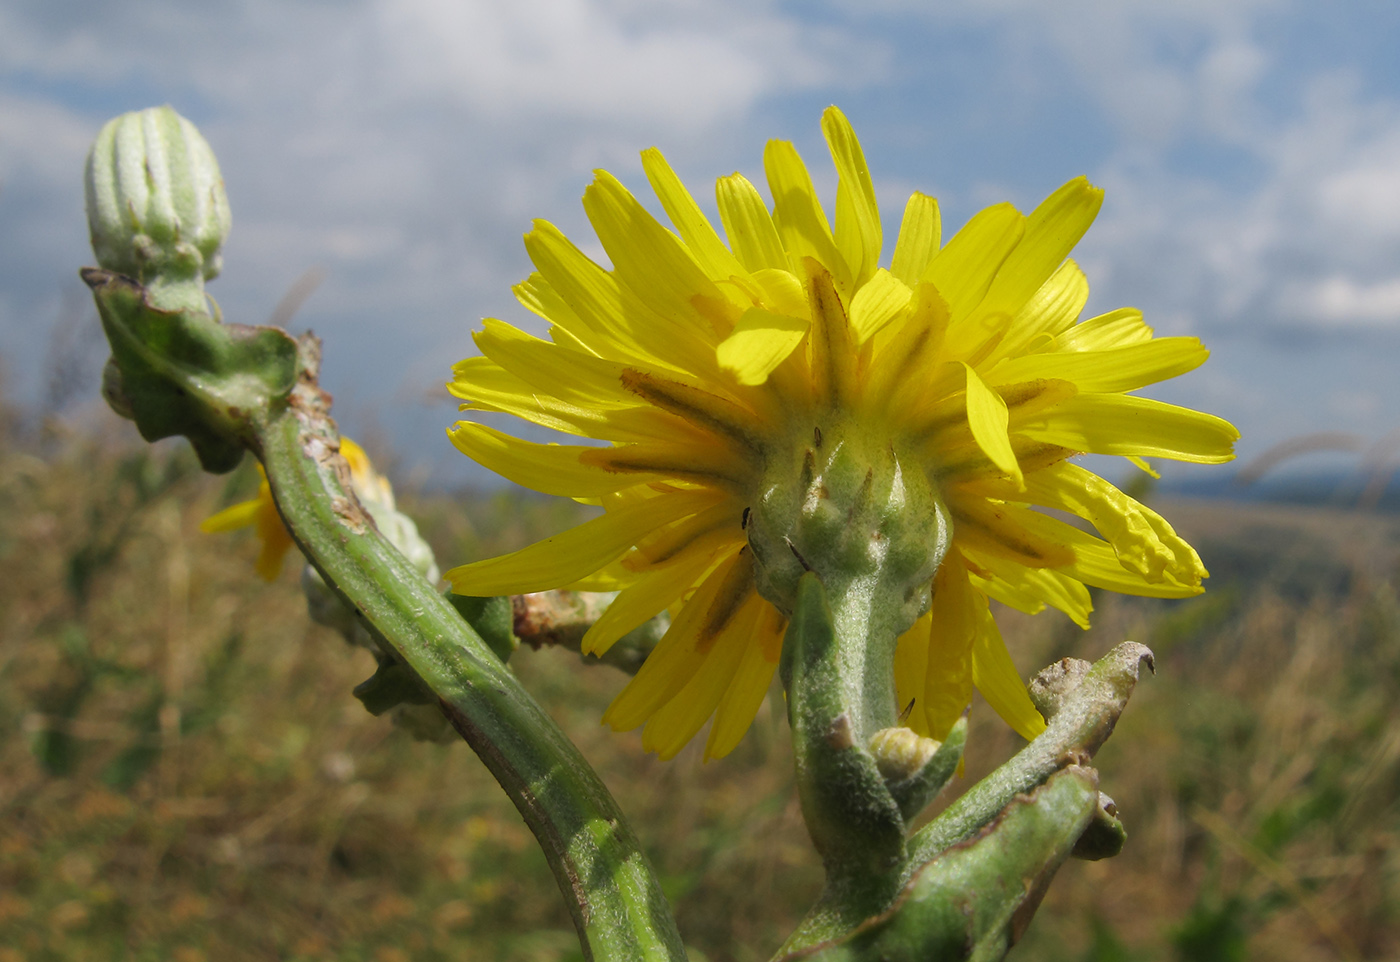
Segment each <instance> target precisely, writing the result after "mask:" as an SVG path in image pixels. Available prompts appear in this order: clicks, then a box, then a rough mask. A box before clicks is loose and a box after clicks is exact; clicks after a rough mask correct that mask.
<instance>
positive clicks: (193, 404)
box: [82, 268, 297, 474]
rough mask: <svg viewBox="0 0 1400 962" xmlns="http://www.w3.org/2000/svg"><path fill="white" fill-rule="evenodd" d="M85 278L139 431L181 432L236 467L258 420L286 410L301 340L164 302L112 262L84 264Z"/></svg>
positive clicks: (219, 463) (215, 461) (202, 456)
mask: <svg viewBox="0 0 1400 962" xmlns="http://www.w3.org/2000/svg"><path fill="white" fill-rule="evenodd" d="M82 277H83V280H84V281H86V282H87V284H88V286H89V287H90V288H92V292H93V297H94V299H95V300H96V301H97V310H98V313H99V314H100V315H101V317H102V327H103V329H104V330H105V331H106V333H107V340H108V342H109V343H110V344H111V346H112V356H113V359H114V360H115V362H116V365H117V368H118V369H119V370H120V372H121V388H122V395H123V398H124V400H125V401H126V403H127V404H128V405H129V409H130V413H131V415H132V417H133V418H134V420H135V421H136V426H137V427H138V428H139V429H140V431H141V436H142V437H144V438H145V439H146V440H148V441H156V440H159V439H160V438H167V437H172V436H174V435H183V436H185V437H187V438H188V439H189V441H190V443H191V444H192V445H193V446H194V449H195V452H196V453H197V454H198V455H199V461H200V464H201V465H203V466H204V469H205V470H206V471H212V472H215V473H220V474H222V473H224V472H227V471H231V470H233V468H235V467H237V466H238V463H239V461H240V460H242V457H243V448H244V442H243V439H244V438H247V437H249V436H250V434H251V425H252V424H253V423H254V422H255V421H261V420H265V419H266V418H267V417H268V416H269V415H270V414H271V413H272V412H274V411H275V410H277V409H280V408H281V406H282V405H283V404H284V403H285V401H286V398H287V395H288V394H289V393H290V392H291V389H292V387H293V385H294V384H295V382H296V375H297V347H296V342H295V341H294V340H293V339H292V338H291V337H290V336H289V335H288V334H287V333H286V332H285V331H283V330H280V329H278V328H273V327H245V326H243V325H237V324H220V323H218V322H217V321H215V320H214V319H213V318H212V317H210V316H209V315H208V314H206V313H203V312H199V311H189V310H186V311H163V310H160V309H158V308H155V307H153V306H151V303H150V299H149V298H148V296H147V292H146V290H145V288H143V287H142V286H141V285H140V284H137V283H136V282H135V281H133V280H131V279H130V278H128V277H124V276H122V275H120V274H114V273H112V272H111V271H104V270H97V269H94V268H86V269H84V270H83V271H82Z"/></svg>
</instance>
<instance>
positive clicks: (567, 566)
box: [445, 491, 720, 598]
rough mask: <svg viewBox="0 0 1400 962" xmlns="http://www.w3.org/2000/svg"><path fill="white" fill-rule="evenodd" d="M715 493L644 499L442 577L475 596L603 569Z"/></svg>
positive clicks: (516, 591) (536, 587)
mask: <svg viewBox="0 0 1400 962" xmlns="http://www.w3.org/2000/svg"><path fill="white" fill-rule="evenodd" d="M718 497H720V496H718V495H716V494H714V493H712V492H709V491H690V492H683V493H676V494H665V495H659V496H657V497H654V498H648V499H646V500H645V501H641V502H639V503H637V504H634V505H629V506H628V507H625V508H621V509H619V510H617V511H609V512H608V513H607V514H604V515H603V516H602V517H600V518H594V519H593V520H592V521H585V522H584V523H583V524H581V525H579V526H578V527H576V528H570V529H569V530H568V531H565V532H563V533H561V534H557V535H554V536H553V537H550V538H545V539H544V540H543V541H539V542H536V543H535V544H532V545H530V546H529V547H528V548H522V549H520V550H519V551H516V552H513V553H512V554H508V555H502V556H501V557H499V558H487V559H485V560H483V561H474V562H472V563H471V564H466V565H461V566H460V567H456V568H453V569H452V570H451V571H449V572H447V574H446V575H445V577H446V578H447V580H448V581H449V582H451V584H452V590H453V591H455V592H456V593H457V594H459V595H472V596H474V597H479V598H488V597H491V596H492V595H521V594H529V593H530V592H532V591H547V590H549V589H551V588H558V587H559V586H560V585H566V584H569V583H570V582H573V581H577V580H578V579H580V578H582V577H584V576H585V575H588V574H591V573H592V572H594V571H597V570H598V569H599V568H602V567H603V566H604V565H606V564H608V563H609V562H610V561H612V560H613V559H615V558H618V557H619V556H621V555H622V553H623V552H624V551H626V550H627V549H628V548H630V547H631V546H632V545H634V544H636V543H637V541H638V540H639V539H640V538H642V537H643V536H644V535H646V534H647V533H648V532H650V531H652V530H653V529H655V528H657V527H660V526H661V525H663V524H666V523H667V522H670V521H674V520H675V519H677V518H683V517H686V516H688V515H692V514H695V513H696V512H699V511H703V510H704V509H705V508H707V507H709V506H710V505H712V504H713V503H714V502H715V500H716V499H717V498H718Z"/></svg>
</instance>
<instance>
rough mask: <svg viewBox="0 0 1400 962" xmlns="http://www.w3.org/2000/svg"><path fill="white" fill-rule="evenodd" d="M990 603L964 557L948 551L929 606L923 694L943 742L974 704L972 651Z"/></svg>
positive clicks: (932, 731) (931, 726)
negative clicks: (983, 612) (974, 583)
mask: <svg viewBox="0 0 1400 962" xmlns="http://www.w3.org/2000/svg"><path fill="white" fill-rule="evenodd" d="M986 604H987V601H986V599H985V598H983V597H982V596H981V595H980V594H979V593H978V592H977V591H976V590H975V589H973V587H972V585H971V583H970V582H969V581H968V578H967V568H965V567H964V566H963V563H962V558H961V557H960V556H959V555H958V553H957V552H956V551H950V552H948V556H947V557H946V558H944V559H943V564H942V565H940V566H939V568H938V574H936V575H935V576H934V579H933V603H932V605H931V606H930V608H929V613H930V620H929V635H928V639H929V641H928V660H927V665H928V673H927V675H926V676H925V678H924V692H923V694H924V717H925V719H926V720H927V724H928V730H929V732H928V733H929V737H930V738H937V739H939V740H940V741H941V740H943V739H944V738H946V737H948V732H949V731H950V730H951V729H952V727H953V724H954V723H955V722H956V721H957V720H958V719H959V718H960V717H962V713H963V712H965V711H966V710H967V706H968V704H969V703H970V702H971V701H972V648H973V643H974V642H975V640H976V639H975V636H976V632H977V616H978V611H979V609H985V608H986ZM901 707H902V706H901ZM916 707H917V706H916Z"/></svg>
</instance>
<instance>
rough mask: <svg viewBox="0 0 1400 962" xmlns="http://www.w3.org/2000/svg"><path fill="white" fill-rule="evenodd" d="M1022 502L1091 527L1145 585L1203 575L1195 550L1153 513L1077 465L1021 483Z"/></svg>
mask: <svg viewBox="0 0 1400 962" xmlns="http://www.w3.org/2000/svg"><path fill="white" fill-rule="evenodd" d="M1025 497H1026V498H1027V500H1029V501H1031V503H1033V504H1039V505H1044V506H1045V507H1050V508H1059V509H1060V510H1062V511H1068V512H1070V513H1071V514H1076V515H1078V516H1079V517H1081V518H1083V519H1085V520H1086V521H1088V522H1090V523H1091V524H1093V526H1094V527H1095V528H1097V529H1098V530H1099V533H1100V534H1102V535H1103V536H1104V538H1105V539H1106V540H1107V541H1108V543H1109V544H1111V545H1113V548H1114V551H1115V552H1116V553H1117V555H1118V560H1119V562H1121V563H1122V565H1123V567H1125V568H1128V569H1130V570H1131V571H1134V572H1136V573H1137V574H1139V575H1141V576H1142V577H1143V578H1144V579H1146V580H1147V581H1149V582H1161V581H1162V580H1164V578H1165V577H1166V574H1167V572H1169V571H1170V572H1171V576H1172V578H1173V579H1174V580H1176V581H1178V582H1181V583H1183V584H1199V583H1200V580H1201V577H1202V576H1203V575H1204V574H1205V568H1204V567H1202V566H1201V562H1200V558H1199V557H1198V556H1197V555H1196V552H1195V550H1194V549H1193V548H1192V547H1191V546H1190V545H1189V544H1187V543H1186V542H1185V541H1184V540H1182V539H1181V538H1180V537H1179V536H1178V535H1177V533H1176V532H1175V531H1173V530H1172V527H1171V525H1169V524H1167V522H1166V521H1165V520H1163V519H1162V517H1161V516H1160V515H1158V514H1157V512H1155V511H1153V510H1152V509H1151V508H1149V507H1147V506H1146V505H1144V504H1140V503H1138V502H1137V501H1135V500H1134V499H1132V498H1130V497H1128V496H1127V495H1126V494H1124V493H1123V492H1122V491H1119V490H1118V489H1117V488H1116V487H1114V486H1113V485H1112V484H1110V483H1109V482H1107V481H1105V480H1104V479H1103V478H1101V477H1099V476H1098V475H1097V474H1094V473H1093V472H1092V471H1086V470H1085V469H1084V468H1081V467H1080V466H1079V465H1077V464H1070V463H1068V462H1064V463H1061V464H1057V465H1054V466H1052V467H1049V468H1046V469H1045V470H1043V471H1037V472H1035V474H1033V475H1031V477H1030V478H1028V479H1027V484H1026V494H1025Z"/></svg>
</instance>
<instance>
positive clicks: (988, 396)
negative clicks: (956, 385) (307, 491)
mask: <svg viewBox="0 0 1400 962" xmlns="http://www.w3.org/2000/svg"><path fill="white" fill-rule="evenodd" d="M963 369H964V371H966V373H967V423H968V427H970V428H971V429H972V437H973V438H974V439H975V440H976V441H977V446H978V447H979V448H981V449H982V453H983V454H985V455H986V456H987V458H988V459H989V460H990V461H991V462H992V463H993V464H995V465H996V466H997V467H998V468H999V469H1001V470H1002V471H1003V472H1005V473H1006V474H1007V475H1008V476H1009V477H1010V478H1011V480H1012V481H1013V482H1014V483H1015V484H1016V485H1017V486H1018V487H1019V486H1020V485H1022V484H1023V483H1024V482H1023V480H1022V477H1021V465H1020V463H1019V462H1018V461H1017V460H1016V452H1015V451H1013V450H1012V449H1011V437H1010V435H1009V434H1008V433H1007V424H1008V422H1009V415H1008V414H1007V410H1006V402H1005V401H1004V400H1002V397H1001V395H1000V394H997V393H996V392H995V391H993V390H992V389H991V388H989V387H987V385H986V384H985V383H984V382H983V380H982V379H981V378H980V377H978V375H977V372H976V371H974V370H973V369H972V368H971V367H970V366H968V365H967V364H964V365H963Z"/></svg>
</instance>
